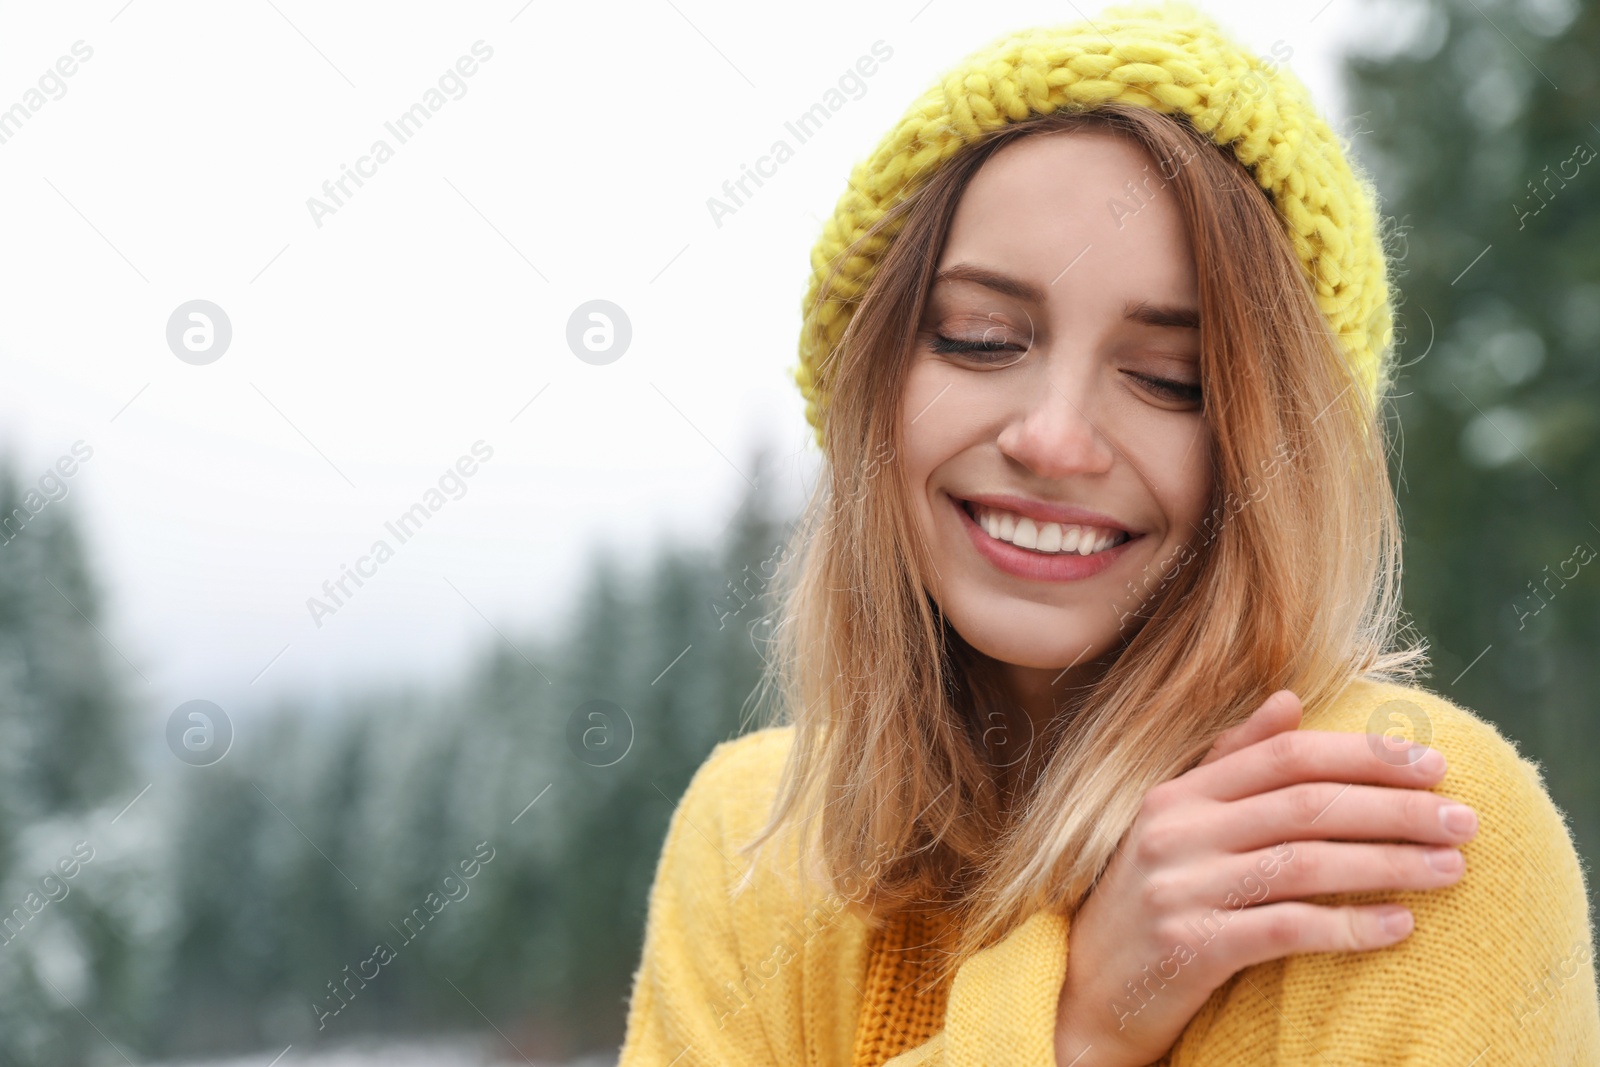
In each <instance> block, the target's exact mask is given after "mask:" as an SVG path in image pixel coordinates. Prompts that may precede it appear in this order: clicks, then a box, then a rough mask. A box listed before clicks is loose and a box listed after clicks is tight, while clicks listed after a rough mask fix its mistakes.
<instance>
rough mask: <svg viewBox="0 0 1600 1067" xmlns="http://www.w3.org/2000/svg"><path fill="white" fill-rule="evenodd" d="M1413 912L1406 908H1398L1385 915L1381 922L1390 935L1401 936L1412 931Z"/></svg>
mask: <svg viewBox="0 0 1600 1067" xmlns="http://www.w3.org/2000/svg"><path fill="white" fill-rule="evenodd" d="M1411 919H1412V916H1411V912H1409V911H1407V910H1406V909H1405V908H1398V909H1396V910H1394V911H1391V912H1390V913H1389V914H1387V915H1385V916H1384V917H1383V918H1382V919H1381V920H1380V924H1381V925H1382V926H1383V932H1384V933H1386V934H1388V935H1389V936H1390V937H1401V936H1404V935H1405V934H1408V933H1410V932H1411Z"/></svg>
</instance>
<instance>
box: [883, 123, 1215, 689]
mask: <svg viewBox="0 0 1600 1067" xmlns="http://www.w3.org/2000/svg"><path fill="white" fill-rule="evenodd" d="M1161 173H1162V172H1161V169H1160V168H1158V167H1157V166H1156V165H1155V161H1154V160H1152V159H1151V158H1150V156H1149V155H1148V154H1147V153H1146V152H1145V151H1144V150H1143V149H1142V148H1140V147H1139V146H1137V145H1136V144H1134V143H1132V142H1131V141H1128V140H1125V139H1124V138H1122V137H1120V136H1118V135H1115V134H1112V133H1108V132H1105V131H1103V130H1092V129H1091V130H1074V131H1068V132H1055V133H1045V134H1037V135H1032V136H1027V137H1023V138H1020V139H1018V140H1017V141H1015V142H1013V143H1011V144H1008V145H1006V146H1004V147H1002V148H1000V149H999V150H998V151H997V152H996V153H995V154H994V155H993V156H992V157H991V158H990V159H989V160H988V161H986V162H985V163H984V164H983V166H982V167H981V168H980V169H979V170H978V172H977V173H976V175H974V176H973V178H972V181H971V182H970V183H969V185H968V186H967V188H966V190H965V191H964V192H963V194H962V196H961V200H960V202H959V204H958V206H957V208H956V212H955V215H954V218H953V219H952V222H951V226H950V231H949V234H948V237H947V239H946V241H945V245H944V248H943V250H942V252H941V254H940V257H939V262H938V267H937V275H936V280H935V282H934V285H933V288H932V290H931V292H930V293H929V296H928V303H927V306H926V308H925V310H924V313H923V317H922V321H921V323H920V324H919V326H918V329H917V335H916V340H915V344H914V350H913V353H912V355H911V359H910V365H909V368H908V371H907V377H906V379H905V385H904V392H903V395H902V398H901V406H900V412H901V414H900V422H901V426H900V430H901V434H902V440H903V441H904V448H905V453H904V462H905V472H906V476H907V478H908V484H909V485H910V487H911V490H912V495H913V499H914V501H915V504H916V515H915V520H916V522H917V524H918V526H919V528H920V530H921V532H922V534H923V537H924V539H925V541H926V543H927V545H928V547H929V551H930V553H931V556H932V560H933V563H934V566H935V567H936V570H937V574H935V575H932V576H930V580H931V583H932V585H931V589H930V591H931V592H932V594H933V596H934V597H935V599H937V600H938V602H939V604H940V606H941V607H942V608H943V611H944V613H945V615H946V616H947V617H948V618H949V620H950V623H951V625H952V626H953V627H954V628H955V629H956V631H957V632H958V633H959V634H961V636H962V637H963V638H964V639H965V640H966V641H967V642H968V643H969V644H970V645H972V646H973V647H974V648H976V649H977V650H978V651H980V652H982V653H984V654H985V655H988V656H990V657H993V658H994V659H996V660H999V661H1000V662H1002V663H1004V664H1008V665H1010V674H1011V677H1012V680H1013V682H1014V683H1015V686H1016V690H1017V692H1018V694H1019V698H1020V699H1022V700H1023V701H1024V702H1025V703H1027V704H1029V705H1030V708H1029V710H1030V712H1031V713H1035V714H1037V713H1038V712H1037V711H1036V709H1040V708H1041V705H1042V709H1047V708H1048V707H1049V704H1048V699H1047V698H1048V695H1049V693H1050V692H1052V691H1053V692H1055V693H1057V694H1059V693H1061V692H1063V691H1064V689H1065V687H1066V685H1067V684H1069V683H1071V682H1073V681H1074V679H1075V678H1076V677H1077V674H1075V673H1068V674H1066V675H1065V676H1062V672H1063V668H1067V667H1069V666H1073V665H1081V666H1078V669H1077V670H1078V673H1084V672H1087V671H1089V670H1091V669H1092V668H1091V667H1089V666H1087V665H1092V664H1094V663H1095V661H1096V660H1098V659H1100V658H1101V657H1103V656H1104V655H1105V654H1106V653H1107V652H1109V651H1112V650H1114V649H1115V648H1116V647H1117V646H1118V645H1119V644H1120V643H1121V641H1123V640H1125V639H1126V638H1127V637H1128V636H1131V634H1132V632H1133V631H1134V628H1135V626H1136V620H1134V619H1132V618H1131V617H1130V616H1129V615H1128V614H1127V613H1129V612H1131V611H1135V610H1138V609H1139V608H1140V606H1141V602H1142V601H1143V600H1144V599H1145V598H1146V597H1147V596H1148V594H1149V591H1153V590H1155V589H1157V588H1158V587H1159V585H1160V577H1159V576H1160V575H1161V574H1162V572H1163V571H1164V570H1165V571H1170V570H1171V567H1172V566H1173V562H1172V561H1173V560H1174V558H1175V556H1176V553H1177V551H1178V549H1179V548H1180V547H1181V546H1183V545H1184V544H1186V543H1189V542H1191V541H1194V540H1197V537H1198V535H1197V530H1198V528H1199V524H1200V520H1201V518H1202V516H1203V514H1204V513H1205V510H1206V507H1207V504H1208V503H1209V500H1210V493H1211V475H1210V469H1211V452H1210V440H1211V438H1210V431H1209V428H1208V426H1207V423H1206V421H1205V418H1204V417H1203V415H1202V413H1201V403H1200V387H1199V383H1200V373H1199V356H1200V331H1199V328H1198V322H1199V306H1200V305H1199V291H1198V287H1197V282H1196V276H1195V267H1194V257H1193V254H1192V251H1191V247H1190V243H1189V240H1188V237H1187V234H1186V232H1185V229H1184V224H1183V217H1182V215H1181V213H1180V208H1179V206H1178V203H1177V201H1176V199H1175V196H1174V194H1173V192H1172V191H1171V189H1169V188H1166V187H1165V186H1166V185H1167V183H1166V182H1163V180H1162V177H1161ZM1169 173H1170V168H1169ZM1130 182H1131V183H1132V187H1130V186H1129V183H1130ZM1135 192H1137V198H1136V196H1135ZM1118 204H1120V205H1121V206H1120V207H1117V206H1116V205H1118ZM1130 583H1131V586H1130ZM1052 681H1054V683H1055V684H1054V686H1053V689H1052V686H1051V683H1052ZM1042 709H1041V710H1042Z"/></svg>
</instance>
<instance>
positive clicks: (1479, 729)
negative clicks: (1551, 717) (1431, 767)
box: [1301, 677, 1562, 821]
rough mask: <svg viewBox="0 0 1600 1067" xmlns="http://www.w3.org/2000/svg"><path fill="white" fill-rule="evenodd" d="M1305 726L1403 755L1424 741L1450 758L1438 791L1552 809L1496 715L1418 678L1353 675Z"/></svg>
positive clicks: (1540, 781) (1537, 775) (1532, 767)
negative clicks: (1413, 681) (1412, 681)
mask: <svg viewBox="0 0 1600 1067" xmlns="http://www.w3.org/2000/svg"><path fill="white" fill-rule="evenodd" d="M1301 729H1305V730H1335V731H1342V732H1350V733H1366V734H1372V735H1375V736H1374V739H1373V742H1372V744H1373V747H1374V751H1376V752H1378V753H1379V754H1387V753H1393V754H1394V755H1392V756H1391V757H1390V758H1394V759H1400V758H1403V757H1401V756H1400V755H1399V754H1398V753H1399V752H1400V751H1401V750H1402V749H1403V748H1404V742H1416V743H1418V744H1423V745H1427V746H1428V747H1430V748H1436V749H1438V750H1439V751H1440V752H1441V753H1442V754H1443V755H1444V757H1445V760H1446V763H1447V764H1448V769H1447V771H1446V776H1445V778H1444V780H1443V781H1442V782H1440V783H1439V786H1438V787H1437V789H1436V791H1437V792H1440V793H1446V794H1449V795H1451V796H1453V797H1456V798H1457V799H1461V800H1463V801H1464V802H1465V803H1468V804H1471V805H1473V806H1474V807H1476V806H1477V805H1478V804H1479V803H1486V804H1490V805H1493V806H1497V807H1498V806H1503V805H1510V806H1514V807H1517V806H1521V807H1526V806H1535V807H1540V808H1543V807H1545V806H1547V805H1548V806H1549V807H1550V808H1551V809H1552V810H1554V805H1553V804H1552V802H1551V800H1550V796H1549V792H1548V790H1547V789H1546V787H1545V783H1544V775H1543V771H1542V770H1541V768H1540V766H1539V763H1538V762H1537V761H1536V760H1533V759H1531V758H1529V757H1527V756H1525V755H1523V753H1522V752H1521V751H1520V750H1519V749H1518V747H1517V744H1516V742H1515V741H1514V740H1513V739H1511V738H1510V737H1507V736H1506V735H1505V734H1504V733H1502V732H1501V730H1500V728H1499V727H1498V726H1497V725H1496V724H1495V723H1494V722H1493V721H1492V720H1490V719H1488V718H1486V717H1484V716H1483V715H1481V714H1479V713H1478V712H1476V711H1474V710H1473V709H1471V708H1466V707H1463V706H1461V705H1460V704H1457V703H1455V702H1454V701H1452V700H1450V699H1449V698H1447V697H1444V696H1442V695H1440V694H1438V693H1435V692H1433V691H1432V690H1430V689H1427V688H1424V687H1422V686H1419V685H1407V684H1403V683H1400V682H1390V681H1382V680H1378V679H1372V678H1366V677H1356V678H1354V679H1352V680H1351V682H1350V684H1349V685H1347V686H1346V687H1345V689H1344V691H1343V692H1342V693H1340V694H1339V696H1337V697H1336V698H1334V699H1333V700H1331V701H1329V702H1327V703H1325V704H1323V705H1321V706H1319V707H1317V708H1315V709H1308V710H1307V711H1306V713H1305V715H1304V717H1303V718H1302V720H1301ZM1380 737H1386V738H1389V739H1391V740H1389V741H1387V742H1386V741H1383V740H1379V738H1380ZM1463 794H1464V795H1463ZM1482 814H1483V812H1482V810H1481V809H1480V811H1479V815H1480V816H1481V815H1482ZM1557 818H1558V821H1559V820H1560V819H1561V818H1562V817H1561V816H1559V815H1558V816H1557Z"/></svg>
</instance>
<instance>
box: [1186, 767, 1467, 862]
mask: <svg viewBox="0 0 1600 1067" xmlns="http://www.w3.org/2000/svg"><path fill="white" fill-rule="evenodd" d="M1452 807H1466V805H1464V804H1460V803H1459V802H1458V801H1455V800H1452V799H1451V798H1449V797H1447V796H1440V795H1439V794H1438V793H1433V792H1429V791H1427V790H1423V789H1394V788H1390V787H1386V786H1376V785H1353V784H1351V783H1348V782H1345V783H1340V782H1301V783H1299V784H1297V785H1291V786H1285V787H1284V788H1282V789H1274V790H1271V791H1270V792H1266V793H1258V794H1256V795H1255V796H1250V797H1244V798H1243V799H1240V800H1236V801H1234V802H1233V803H1231V804H1219V805H1214V806H1208V808H1207V810H1204V811H1203V812H1201V813H1199V814H1198V815H1197V816H1196V823H1195V830H1196V832H1195V833H1194V834H1193V835H1192V836H1193V837H1194V838H1195V839H1197V840H1204V841H1206V842H1207V843H1208V845H1209V846H1210V847H1215V848H1220V849H1223V850H1225V851H1228V852H1248V851H1251V850H1252V849H1258V848H1266V847H1267V846H1268V845H1271V844H1273V843H1275V842H1278V841H1305V840H1324V841H1330V840H1341V841H1401V842H1405V841H1417V842H1421V843H1423V844H1430V845H1458V844H1461V843H1462V842H1464V841H1469V840H1471V839H1472V837H1473V836H1474V835H1476V834H1477V830H1478V828H1477V820H1476V816H1475V813H1473V811H1472V809H1471V808H1467V816H1468V819H1469V820H1470V822H1471V825H1469V826H1468V827H1466V828H1465V829H1463V830H1456V829H1453V828H1452V827H1450V826H1448V825H1446V823H1445V821H1444V818H1443V814H1444V812H1445V809H1447V808H1452Z"/></svg>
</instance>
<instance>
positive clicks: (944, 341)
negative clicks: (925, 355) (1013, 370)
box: [929, 333, 1025, 363]
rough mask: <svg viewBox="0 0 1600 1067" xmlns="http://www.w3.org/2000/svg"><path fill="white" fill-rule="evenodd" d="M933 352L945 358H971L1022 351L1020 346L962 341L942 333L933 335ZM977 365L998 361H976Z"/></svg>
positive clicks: (996, 342) (931, 344) (930, 345)
mask: <svg viewBox="0 0 1600 1067" xmlns="http://www.w3.org/2000/svg"><path fill="white" fill-rule="evenodd" d="M929 347H930V348H932V349H933V350H934V351H935V352H938V353H940V354H941V355H946V356H973V355H977V354H978V353H984V352H1007V351H1013V350H1023V351H1025V349H1021V346H1020V345H1008V344H1005V343H1004V342H1001V341H962V340H958V339H956V338H954V337H946V336H945V335H944V334H942V333H936V334H934V335H933V341H932V342H931V343H930V344H929ZM978 362H979V363H998V362H1000V361H999V360H997V359H996V360H983V359H980V360H978Z"/></svg>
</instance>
